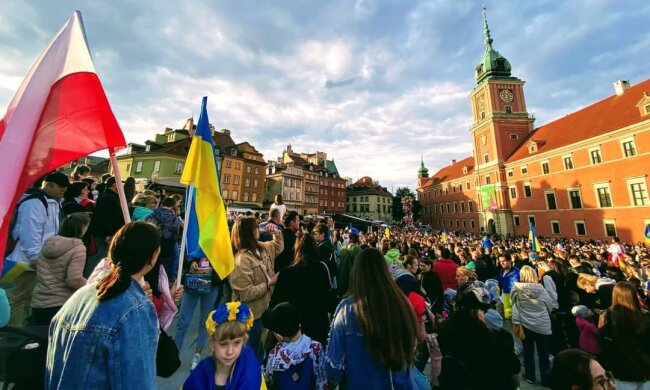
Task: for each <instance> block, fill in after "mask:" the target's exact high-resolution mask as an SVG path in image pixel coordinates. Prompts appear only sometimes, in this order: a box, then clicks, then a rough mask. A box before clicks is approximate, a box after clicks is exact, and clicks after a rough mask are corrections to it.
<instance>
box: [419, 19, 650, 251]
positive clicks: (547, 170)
mask: <svg viewBox="0 0 650 390" xmlns="http://www.w3.org/2000/svg"><path fill="white" fill-rule="evenodd" d="M484 26H485V27H484V28H485V53H484V55H483V59H482V60H481V61H480V63H479V64H478V65H477V66H476V69H475V78H476V86H475V87H474V89H473V90H472V92H471V94H470V96H469V100H470V105H471V108H472V125H471V129H470V136H471V137H472V147H473V150H472V156H469V157H467V158H465V159H462V160H460V161H456V160H452V161H451V164H449V165H448V166H445V167H443V168H442V169H440V170H439V171H438V172H436V173H435V174H434V175H432V176H431V177H429V174H428V170H427V169H426V168H425V166H424V162H422V163H421V166H420V169H419V171H418V178H417V182H418V189H417V193H418V197H419V199H420V201H421V202H422V205H423V211H422V217H421V219H422V221H423V222H424V223H429V224H431V226H432V227H434V228H439V227H441V226H443V225H444V226H445V227H446V229H447V230H463V231H472V232H475V233H479V232H491V233H499V234H507V233H511V234H517V235H526V234H528V229H529V228H528V226H529V224H533V225H534V226H535V227H536V230H537V234H538V235H540V236H545V237H554V236H556V237H572V238H581V239H603V238H606V237H614V236H619V237H620V238H621V240H623V241H634V242H636V241H642V240H643V238H644V228H645V226H646V224H648V223H650V199H649V197H648V184H647V182H648V173H649V172H650V79H649V80H645V81H643V82H641V83H639V84H636V85H630V83H629V82H627V81H618V82H616V83H614V94H613V95H611V96H609V97H607V98H605V99H603V100H601V101H598V102H595V103H593V104H591V105H590V106H588V107H585V108H583V109H581V110H579V111H576V112H573V113H571V114H568V115H566V116H564V117H562V118H560V119H557V120H555V121H553V122H550V123H548V124H545V125H543V126H541V127H537V128H535V126H534V118H533V117H532V115H530V114H529V113H528V111H527V109H526V99H525V93H524V83H525V82H524V81H523V80H520V79H518V78H517V77H515V76H513V74H512V71H511V70H512V68H511V65H510V63H509V62H508V60H507V59H506V58H505V57H503V56H502V55H501V54H499V52H497V51H496V50H495V49H494V48H493V46H492V43H493V40H492V38H491V37H490V30H489V28H488V23H487V19H486V18H485V15H484Z"/></svg>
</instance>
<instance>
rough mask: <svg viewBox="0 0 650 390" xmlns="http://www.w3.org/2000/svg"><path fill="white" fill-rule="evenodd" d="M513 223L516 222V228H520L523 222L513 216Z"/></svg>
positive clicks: (516, 216)
mask: <svg viewBox="0 0 650 390" xmlns="http://www.w3.org/2000/svg"><path fill="white" fill-rule="evenodd" d="M512 222H514V224H515V226H520V225H521V221H520V220H519V216H518V215H513V216H512Z"/></svg>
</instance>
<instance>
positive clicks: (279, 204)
mask: <svg viewBox="0 0 650 390" xmlns="http://www.w3.org/2000/svg"><path fill="white" fill-rule="evenodd" d="M273 209H278V210H280V221H283V220H284V213H286V212H287V206H285V204H284V200H283V199H282V194H276V195H275V198H274V199H273V204H271V207H270V208H269V215H271V211H273Z"/></svg>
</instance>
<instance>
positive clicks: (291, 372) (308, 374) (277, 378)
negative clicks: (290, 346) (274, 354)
mask: <svg viewBox="0 0 650 390" xmlns="http://www.w3.org/2000/svg"><path fill="white" fill-rule="evenodd" d="M273 388H274V389H281V390H291V389H296V390H309V389H315V388H316V376H315V375H314V361H313V360H312V358H311V357H310V356H307V358H305V360H303V361H302V362H301V363H300V364H296V365H295V366H291V367H289V368H287V369H286V370H284V371H274V372H273Z"/></svg>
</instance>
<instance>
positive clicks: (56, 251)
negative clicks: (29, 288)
mask: <svg viewBox="0 0 650 390" xmlns="http://www.w3.org/2000/svg"><path fill="white" fill-rule="evenodd" d="M85 264H86V247H85V246H84V243H83V241H81V239H79V238H70V237H63V236H52V237H50V238H48V239H47V240H46V241H45V244H44V245H43V249H42V250H41V253H40V254H39V255H38V267H37V269H36V287H35V288H34V294H33V295H32V307H35V308H39V309H44V308H49V307H59V306H63V304H64V303H65V302H66V301H67V300H68V298H70V297H71V296H72V294H73V293H74V292H75V291H77V289H79V288H80V287H82V286H84V285H85V284H86V279H85V278H84V277H83V269H84V265H85Z"/></svg>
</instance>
